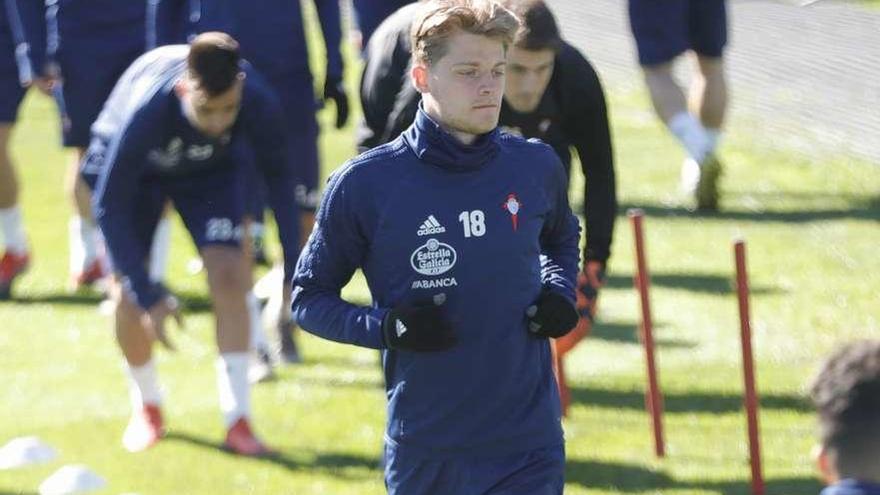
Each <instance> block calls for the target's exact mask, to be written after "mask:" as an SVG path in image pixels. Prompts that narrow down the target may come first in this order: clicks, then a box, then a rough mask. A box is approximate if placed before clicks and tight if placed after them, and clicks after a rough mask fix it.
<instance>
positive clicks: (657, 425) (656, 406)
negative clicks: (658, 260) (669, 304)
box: [628, 209, 666, 457]
mask: <svg viewBox="0 0 880 495" xmlns="http://www.w3.org/2000/svg"><path fill="white" fill-rule="evenodd" d="M628 215H629V219H630V222H631V223H632V227H633V237H634V239H635V245H636V273H635V276H634V277H633V282H634V283H635V286H636V290H638V291H639V298H640V301H641V306H642V324H641V332H640V336H641V339H642V344H644V346H645V365H646V367H647V370H648V390H646V391H645V408H646V409H647V410H648V414H650V415H651V421H652V425H653V427H654V451H655V453H656V454H657V457H663V456H665V455H666V447H665V445H664V442H663V397H662V396H661V395H660V385H659V384H658V381H657V365H656V362H655V361H654V330H653V328H654V327H653V323H652V322H651V299H650V297H649V296H648V291H649V290H650V279H649V277H648V263H647V261H646V260H645V239H644V236H643V235H642V223H643V220H644V217H645V213H644V212H643V211H642V210H640V209H632V210H629V212H628Z"/></svg>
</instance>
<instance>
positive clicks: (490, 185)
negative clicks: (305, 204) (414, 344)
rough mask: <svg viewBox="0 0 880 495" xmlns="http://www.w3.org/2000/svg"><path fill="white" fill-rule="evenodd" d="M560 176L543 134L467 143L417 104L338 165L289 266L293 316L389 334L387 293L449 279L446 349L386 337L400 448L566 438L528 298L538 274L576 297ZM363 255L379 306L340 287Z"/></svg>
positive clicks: (394, 435)
mask: <svg viewBox="0 0 880 495" xmlns="http://www.w3.org/2000/svg"><path fill="white" fill-rule="evenodd" d="M566 184H567V181H566V177H565V172H564V170H563V168H562V165H561V163H560V161H559V158H558V157H557V156H556V154H555V153H554V152H553V149H552V148H550V147H549V146H547V145H545V144H543V143H540V142H533V141H526V140H524V139H522V138H519V137H514V136H511V135H507V134H502V133H500V132H499V131H497V130H496V131H494V132H492V133H489V134H487V135H484V136H481V137H480V138H479V139H478V140H477V142H476V143H475V144H474V145H472V146H464V145H461V144H460V143H459V142H458V141H457V140H455V138H453V137H452V136H451V135H449V134H447V133H446V132H444V131H442V130H441V129H440V127H439V126H438V125H437V124H436V123H435V122H434V121H432V120H431V119H430V118H429V117H428V116H427V115H426V114H425V113H424V112H423V111H419V113H418V115H417V117H416V121H415V123H414V124H413V125H412V126H411V127H410V128H409V129H408V130H407V131H406V132H405V133H404V134H403V135H401V136H400V137H398V138H397V139H396V140H394V141H392V142H391V143H389V144H387V145H384V146H381V147H379V148H376V149H374V150H371V151H368V152H366V153H364V154H362V155H360V156H359V157H357V158H355V159H353V160H351V161H350V162H348V163H347V164H345V165H344V166H343V167H342V168H341V169H340V170H338V171H337V172H336V173H335V174H334V175H333V176H332V178H331V179H330V181H329V183H328V187H327V189H326V191H325V193H324V198H323V201H322V203H321V207H320V209H319V210H318V217H317V225H316V227H315V230H314V232H313V234H312V236H311V238H310V239H309V243H308V245H307V246H306V248H305V250H304V251H303V255H302V257H301V258H300V261H299V264H298V265H297V272H296V275H295V277H294V286H295V288H294V298H293V314H294V318H295V319H296V321H297V322H298V323H299V324H300V325H301V326H302V327H303V328H304V329H305V330H308V331H309V332H312V333H315V334H317V335H320V336H322V337H324V338H327V339H330V340H335V341H338V342H343V343H349V344H355V345H359V346H364V347H371V348H377V349H383V348H385V344H384V342H383V338H382V335H381V322H382V319H383V318H384V317H385V315H386V313H387V311H388V309H389V308H392V307H395V306H398V305H401V304H409V303H421V302H425V301H431V300H432V298H433V297H434V296H435V295H438V294H441V293H442V294H445V296H446V303H445V305H444V307H445V310H446V311H447V314H448V317H449V320H450V322H451V323H452V326H453V328H454V332H455V334H456V336H457V338H458V343H457V344H456V346H455V347H454V348H452V349H451V350H449V351H443V352H430V353H415V352H404V351H392V350H386V351H385V353H384V368H385V377H386V387H387V393H388V417H389V420H388V426H387V432H386V440H387V442H388V443H389V445H390V447H391V448H393V449H398V452H400V453H404V454H405V455H413V456H416V457H423V458H428V459H430V458H449V457H459V456H467V455H475V456H484V455H495V454H499V455H501V454H505V453H514V452H521V451H525V450H531V449H533V448H539V447H542V446H550V445H557V444H559V443H561V442H562V431H561V427H560V409H559V397H558V395H557V390H556V384H555V380H554V378H553V374H552V371H551V357H550V344H549V341H548V340H547V339H539V338H535V337H533V336H532V335H530V334H529V332H528V330H527V328H526V326H527V318H526V315H525V312H526V309H527V308H528V307H529V306H530V305H531V304H532V303H534V302H535V300H536V299H537V298H538V296H539V294H540V292H541V290H542V289H544V288H547V289H549V290H553V291H557V292H559V293H561V294H563V295H564V296H565V297H567V298H568V299H569V300H572V301H574V283H575V275H576V273H577V269H578V238H579V227H578V222H577V219H576V218H575V217H574V215H573V214H572V212H571V209H570V208H569V204H568V198H567V194H566ZM358 268H360V269H362V270H363V272H364V275H365V276H366V280H367V283H368V285H369V288H370V293H371V294H372V297H373V306H372V307H369V308H367V307H359V306H355V305H353V304H350V303H348V302H346V301H344V300H342V299H341V298H340V290H341V288H342V287H343V286H344V285H345V284H347V283H348V281H349V279H350V278H351V276H352V274H353V273H354V271H355V270H356V269H358Z"/></svg>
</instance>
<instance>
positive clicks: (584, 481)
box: [565, 459, 821, 495]
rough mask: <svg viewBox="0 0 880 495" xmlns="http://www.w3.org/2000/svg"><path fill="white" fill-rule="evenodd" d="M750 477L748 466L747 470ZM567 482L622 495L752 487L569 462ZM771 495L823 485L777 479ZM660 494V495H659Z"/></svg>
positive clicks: (729, 492) (735, 492)
mask: <svg viewBox="0 0 880 495" xmlns="http://www.w3.org/2000/svg"><path fill="white" fill-rule="evenodd" d="M743 476H748V466H746V465H744V466H743ZM565 481H566V482H567V483H573V484H577V485H581V486H583V487H586V488H593V489H606V490H609V491H610V490H613V491H616V492H620V493H635V492H652V491H655V490H662V489H666V490H673V489H679V490H687V489H690V490H703V491H710V492H716V493H720V494H723V495H740V494H741V495H747V494H750V493H751V483H750V482H749V481H747V480H743V481H723V482H712V481H686V480H676V479H674V478H672V477H671V476H669V475H668V474H666V473H664V472H660V471H652V470H650V469H646V468H644V467H642V466H637V465H632V464H619V463H606V462H594V461H583V460H578V459H569V460H568V461H566V466H565ZM765 486H766V493H767V494H768V495H800V494H806V495H809V494H817V493H819V490H820V489H821V485H820V484H819V482H818V481H817V480H816V479H814V478H807V477H804V478H774V479H769V480H766V481H765ZM658 493H660V492H659V491H658Z"/></svg>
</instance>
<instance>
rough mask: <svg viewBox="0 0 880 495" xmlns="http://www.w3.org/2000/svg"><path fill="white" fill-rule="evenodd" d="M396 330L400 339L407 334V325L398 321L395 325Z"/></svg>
mask: <svg viewBox="0 0 880 495" xmlns="http://www.w3.org/2000/svg"><path fill="white" fill-rule="evenodd" d="M394 329H395V330H396V331H397V336H398V337H400V336H401V335H403V334H405V333H406V325H404V324H403V322H402V321H400V320H397V323H395V324H394Z"/></svg>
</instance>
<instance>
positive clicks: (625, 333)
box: [587, 321, 697, 349]
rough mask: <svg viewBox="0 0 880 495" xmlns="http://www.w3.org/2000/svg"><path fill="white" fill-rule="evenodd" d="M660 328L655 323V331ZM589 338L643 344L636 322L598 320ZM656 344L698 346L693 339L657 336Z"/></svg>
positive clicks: (689, 347) (690, 347) (667, 346)
mask: <svg viewBox="0 0 880 495" xmlns="http://www.w3.org/2000/svg"><path fill="white" fill-rule="evenodd" d="M659 328H661V326H659V325H656V324H655V325H654V330H655V331H656V330H657V329H659ZM658 333H660V332H658ZM587 339H598V340H604V341H607V342H615V343H620V344H634V345H641V342H640V341H639V334H638V325H637V324H636V323H621V322H607V321H597V322H596V323H595V324H594V326H593V330H592V331H591V332H590V335H589V336H588V337H587ZM654 344H655V345H656V346H657V347H664V348H670V349H693V348H694V347H696V346H697V342H693V341H688V340H681V339H669V338H664V337H656V336H655V337H654Z"/></svg>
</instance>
